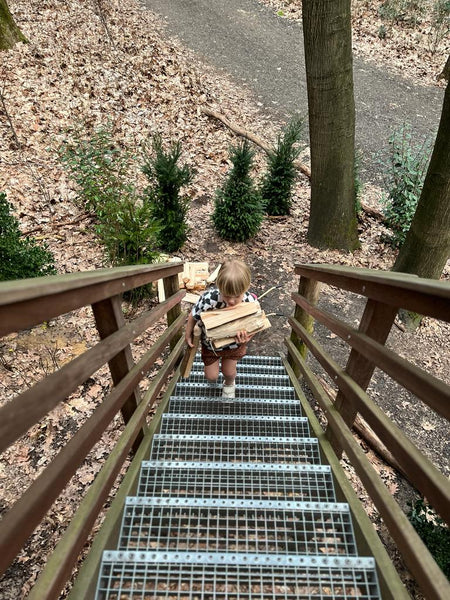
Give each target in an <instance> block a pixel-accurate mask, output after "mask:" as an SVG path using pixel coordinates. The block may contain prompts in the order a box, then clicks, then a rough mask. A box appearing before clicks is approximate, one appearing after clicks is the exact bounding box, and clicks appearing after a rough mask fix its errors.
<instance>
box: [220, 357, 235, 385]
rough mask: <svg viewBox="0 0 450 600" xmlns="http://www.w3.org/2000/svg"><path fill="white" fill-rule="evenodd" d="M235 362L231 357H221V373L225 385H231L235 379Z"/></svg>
mask: <svg viewBox="0 0 450 600" xmlns="http://www.w3.org/2000/svg"><path fill="white" fill-rule="evenodd" d="M237 362H238V361H237V360H233V359H231V358H225V359H222V373H223V377H224V384H225V385H233V383H234V380H235V379H236V365H237Z"/></svg>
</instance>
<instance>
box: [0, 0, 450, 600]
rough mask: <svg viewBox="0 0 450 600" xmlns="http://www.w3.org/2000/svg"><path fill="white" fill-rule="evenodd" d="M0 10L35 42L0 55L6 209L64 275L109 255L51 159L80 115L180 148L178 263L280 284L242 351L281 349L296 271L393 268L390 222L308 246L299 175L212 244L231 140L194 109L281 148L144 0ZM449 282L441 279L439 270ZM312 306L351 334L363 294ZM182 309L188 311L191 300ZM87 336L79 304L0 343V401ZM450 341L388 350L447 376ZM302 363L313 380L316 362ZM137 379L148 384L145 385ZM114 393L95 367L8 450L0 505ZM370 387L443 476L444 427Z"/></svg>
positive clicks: (407, 340) (397, 336)
mask: <svg viewBox="0 0 450 600" xmlns="http://www.w3.org/2000/svg"><path fill="white" fill-rule="evenodd" d="M291 4H293V3H291ZM9 5H10V8H11V10H12V12H13V14H14V17H15V19H16V21H17V23H18V24H19V26H20V27H21V29H22V30H23V31H24V33H25V34H26V36H27V37H28V38H29V40H30V41H31V43H30V44H28V45H24V44H18V45H17V46H16V47H15V48H14V49H13V50H11V51H8V52H2V53H0V61H1V62H0V69H1V73H2V81H3V84H2V86H3V87H2V95H3V98H4V106H3V109H2V111H1V117H2V120H1V123H0V129H1V133H2V138H3V140H4V144H3V145H2V147H1V148H0V160H1V165H2V168H1V172H0V190H2V191H6V193H7V195H8V199H9V200H10V201H11V202H12V203H13V205H14V206H15V207H16V211H17V215H18V216H19V217H20V221H21V226H22V229H23V231H24V232H25V233H27V232H32V233H33V235H34V236H37V237H38V238H39V239H41V240H45V241H46V242H47V243H48V245H49V247H50V249H51V250H52V251H53V252H54V254H55V258H56V262H57V267H58V271H59V272H60V273H64V272H72V271H77V270H87V269H94V268H99V267H102V266H104V257H103V254H102V251H101V248H100V247H99V244H98V243H97V240H96V238H95V235H94V233H93V220H92V218H91V217H90V216H88V215H85V214H84V212H83V209H82V206H81V205H80V203H79V202H77V201H76V196H77V194H76V190H75V188H74V186H73V184H72V183H71V182H70V181H69V180H68V178H67V175H66V174H65V172H64V170H63V168H62V166H61V164H60V163H59V162H58V159H57V156H56V152H55V149H56V147H57V146H58V145H59V143H60V142H61V141H62V140H63V139H64V138H65V136H66V131H65V130H66V128H68V127H71V126H73V125H74V123H76V122H82V123H84V124H85V126H86V129H87V131H92V130H93V129H94V128H95V127H98V126H99V125H100V124H105V123H106V122H107V121H108V120H110V121H111V122H112V125H113V133H114V139H115V140H116V143H117V144H118V146H119V147H127V148H131V149H133V150H136V152H137V149H138V147H139V143H140V142H142V141H143V140H145V139H146V138H147V137H149V136H151V135H152V134H154V133H155V132H160V133H161V134H162V136H163V138H164V139H166V140H172V139H180V140H181V141H182V144H183V161H185V162H188V163H189V164H192V165H194V166H195V167H196V168H197V176H196V180H195V182H194V184H193V185H192V187H191V188H190V189H189V191H188V193H189V195H190V199H191V209H190V212H189V225H190V235H189V239H188V242H187V243H186V245H185V246H184V247H183V249H182V251H180V253H179V256H180V257H181V258H182V259H184V260H200V261H205V260H207V261H209V263H210V266H211V270H212V269H213V268H214V267H215V266H216V265H217V264H218V263H219V262H221V261H222V260H223V259H224V258H227V257H239V258H242V259H244V260H246V261H247V262H248V264H249V265H250V267H251V269H252V273H253V284H252V289H253V290H254V291H255V292H256V293H257V294H259V295H261V294H262V293H263V292H264V291H266V290H267V289H268V288H270V287H272V286H273V285H276V286H279V287H277V288H276V289H274V290H273V291H272V292H270V293H269V294H268V295H267V296H265V297H264V298H263V299H262V304H263V307H264V309H265V310H266V312H267V313H275V314H274V315H273V316H272V317H271V321H272V328H271V329H269V330H267V331H265V332H263V333H262V334H260V335H259V336H257V337H256V338H255V340H254V341H253V342H252V343H251V346H250V352H251V353H253V354H257V353H258V354H265V355H273V354H277V353H279V352H284V343H283V340H284V337H285V336H286V335H288V333H289V327H288V324H287V321H286V317H287V316H289V315H290V314H292V312H293V304H292V301H291V298H290V295H291V293H292V292H293V291H294V290H295V289H296V288H297V285H298V281H297V279H296V277H295V275H294V265H295V264H297V263H305V262H308V263H309V262H329V263H335V264H343V265H351V266H360V267H371V268H377V269H390V268H391V267H392V264H393V262H394V260H395V251H394V250H392V249H391V248H390V247H389V246H387V245H386V244H385V243H384V242H383V241H382V234H383V233H384V228H383V226H382V225H381V224H380V223H379V221H377V220H376V219H374V218H372V217H369V216H367V215H365V216H364V217H363V218H362V220H361V222H360V239H361V249H359V250H357V251H356V252H355V253H353V254H345V253H341V252H338V251H319V250H317V249H315V248H312V247H310V246H309V245H308V244H307V242H306V231H307V224H308V202H309V183H308V181H307V180H306V179H305V178H304V177H302V176H299V178H298V181H297V183H296V188H295V195H294V200H293V206H292V213H291V215H290V216H289V217H285V218H281V219H267V220H266V221H265V222H264V224H263V226H262V228H261V230H260V232H259V233H258V235H257V236H256V237H255V238H254V239H253V240H251V241H250V242H248V243H246V244H233V243H229V242H225V241H223V240H221V239H219V238H218V237H217V235H216V233H215V232H214V230H213V229H212V225H211V220H210V215H211V213H212V210H213V206H214V203H213V201H214V192H215V189H216V188H217V186H218V185H220V184H221V183H222V181H223V178H224V176H225V175H226V173H227V171H228V169H229V162H228V146H229V144H230V143H234V142H235V141H236V138H234V137H233V135H232V134H231V133H230V132H229V131H227V130H226V129H225V128H224V127H223V126H221V125H220V124H218V123H216V122H213V121H212V120H210V119H208V118H206V117H205V116H204V115H202V114H201V112H200V108H201V106H202V105H203V104H211V105H213V106H214V107H215V108H216V109H217V110H219V111H221V112H223V113H225V114H226V115H227V116H228V117H229V118H230V119H231V120H234V121H236V122H239V123H240V124H241V125H242V126H244V127H247V128H248V129H250V130H252V131H254V132H255V133H256V134H258V135H259V136H260V137H262V138H263V139H265V140H266V141H269V142H272V141H273V140H275V138H276V135H277V133H278V129H277V127H276V126H275V125H274V123H273V122H272V120H271V118H270V115H269V114H268V113H267V111H264V113H261V112H260V111H259V107H258V105H257V102H255V99H254V98H253V97H252V96H251V94H250V93H249V92H248V91H246V90H243V89H241V88H240V87H237V86H236V85H235V84H234V83H233V82H232V81H231V80H230V79H229V78H228V77H227V76H226V75H225V74H223V73H218V72H217V71H215V70H213V69H212V68H210V67H206V66H205V65H204V64H203V63H201V62H200V61H199V59H198V57H196V56H194V55H193V54H192V53H190V52H189V51H188V50H186V49H185V48H183V47H182V45H181V44H180V43H179V42H177V41H176V40H173V39H169V38H168V37H167V36H166V34H165V33H164V29H163V28H162V25H161V22H160V20H159V19H158V18H156V17H155V16H154V15H153V14H152V13H150V12H149V11H146V10H145V9H143V7H142V6H141V5H140V4H139V3H138V2H136V1H135V0H120V2H119V1H118V0H112V1H111V2H108V3H107V4H106V3H103V2H98V3H97V2H95V3H88V4H86V5H85V4H81V3H79V2H75V0H66V1H65V2H60V1H58V0H39V1H38V0H27V1H25V0H11V1H10V2H9ZM105 23H106V25H107V27H105ZM424 69H425V70H426V67H424ZM6 113H7V114H6ZM17 140H18V141H19V145H18V144H17ZM264 164H265V160H264V155H263V153H262V152H259V151H258V153H257V156H256V159H255V174H256V175H257V176H258V175H260V173H261V170H262V169H263V168H264ZM132 177H133V178H134V180H135V181H136V184H137V185H138V186H141V187H142V186H144V185H145V183H146V182H145V181H144V180H143V177H142V174H141V173H140V171H139V166H136V168H135V170H134V172H133V175H132ZM379 198H380V190H379V189H378V188H377V187H375V186H373V185H371V186H369V185H367V186H366V187H365V189H364V195H363V200H364V202H366V203H367V204H369V205H371V206H375V207H376V206H379ZM443 278H445V279H446V280H448V279H449V278H450V268H449V265H447V268H446V269H445V271H444V274H443ZM320 306H321V307H323V308H326V309H327V310H329V311H330V312H332V313H333V314H336V315H337V316H340V317H342V318H344V319H345V320H347V321H348V322H349V323H350V324H352V325H356V324H357V320H358V318H359V316H360V315H361V313H362V310H363V304H362V301H361V299H359V298H357V297H355V296H353V295H348V294H344V293H341V292H339V291H337V290H334V289H325V290H324V291H323V293H322V295H321V299H320ZM144 308H145V307H144V306H142V307H140V308H139V309H137V310H136V309H132V308H130V307H128V306H126V307H125V310H126V315H127V317H132V316H133V315H135V314H136V312H138V311H139V310H143V309H144ZM184 308H185V309H186V310H188V308H189V307H188V305H187V304H186V305H185V306H184ZM163 328H164V323H160V324H158V327H157V328H155V330H154V331H152V332H151V333H150V334H148V335H147V336H144V337H143V338H142V339H140V340H139V341H138V343H137V344H136V345H135V346H134V347H133V353H134V356H135V358H138V357H139V356H140V355H142V353H143V352H144V350H145V349H146V348H147V347H148V344H149V343H151V341H152V339H154V338H155V337H156V336H157V335H158V334H159V333H160V332H161V331H162V329H163ZM317 335H318V337H319V339H320V341H321V342H323V344H324V345H325V347H326V348H327V349H330V350H331V349H333V351H335V352H336V353H337V356H338V362H339V363H340V364H341V365H342V366H344V365H345V360H346V357H347V354H348V352H347V350H346V349H345V347H344V346H343V345H341V344H340V342H339V340H338V339H336V338H334V337H333V336H332V335H330V334H329V333H327V332H326V331H324V330H323V329H322V328H320V327H317ZM97 339H98V336H97V333H96V330H95V325H94V323H93V319H92V315H91V312H90V310H89V309H82V310H80V311H76V313H73V314H70V315H66V316H63V317H61V318H59V319H56V320H54V321H52V322H50V323H49V324H48V325H46V326H45V327H36V328H33V329H32V330H31V331H27V332H23V333H20V334H13V335H11V336H8V337H7V338H5V339H4V340H2V341H1V344H0V358H1V361H0V378H1V379H0V387H1V390H2V403H5V402H7V401H9V400H10V399H11V398H13V397H14V396H15V395H16V394H18V393H20V392H21V391H23V390H24V389H27V388H28V387H30V386H31V385H33V384H34V383H35V382H36V381H38V380H39V379H40V377H41V376H42V375H43V374H46V373H50V372H52V371H53V370H54V369H55V368H58V367H60V366H61V365H62V364H64V363H65V362H67V361H69V360H71V359H72V358H74V357H75V356H77V355H78V354H80V353H81V352H83V351H84V350H85V349H86V348H89V347H91V346H92V345H94V344H95V343H96V341H97ZM449 342H450V327H449V326H448V325H447V324H438V323H436V322H435V321H433V320H431V319H424V321H423V323H422V325H421V327H420V328H419V329H418V331H417V332H415V333H414V334H412V333H405V332H402V331H401V330H400V329H398V328H397V327H394V328H393V330H392V332H391V335H390V337H389V341H388V343H389V346H390V347H392V348H393V349H395V350H396V351H397V352H398V353H400V354H402V355H403V356H405V357H408V358H409V359H410V360H411V361H412V362H414V363H415V364H417V365H419V366H422V367H424V368H426V369H427V370H428V371H429V372H432V373H433V374H435V375H436V376H438V377H440V378H442V379H444V380H445V381H447V382H448V383H450V375H449V374H450V369H449V366H450V358H449V353H448V347H449ZM312 364H313V367H314V369H315V370H316V372H317V373H319V374H321V376H323V373H322V372H321V369H320V368H319V367H318V366H317V365H315V364H314V363H313V362H312ZM158 366H159V365H156V366H155V370H154V371H153V372H152V373H150V374H149V378H151V377H152V376H153V375H154V373H155V372H156V370H157V368H158ZM145 384H148V380H147V381H146V382H144V385H143V387H144V386H145ZM330 385H331V383H330ZM109 386H110V383H109V377H108V372H107V370H106V369H103V370H102V371H101V372H98V373H96V374H95V375H94V376H93V377H92V378H91V379H90V380H89V381H88V382H87V383H86V384H85V385H84V386H83V387H82V389H80V390H77V392H75V393H74V394H73V395H72V396H71V397H70V398H69V399H67V401H65V402H64V403H61V405H59V406H58V407H57V408H55V410H54V411H52V413H51V414H50V415H49V416H48V417H47V418H46V419H44V420H43V422H41V423H39V424H37V425H36V426H35V427H33V428H32V429H31V430H30V431H29V432H28V433H27V434H26V435H25V436H24V437H23V438H22V439H20V440H19V441H18V442H17V443H16V444H14V445H13V446H12V447H11V448H9V449H8V451H7V452H5V453H4V455H3V456H2V460H1V462H0V488H1V489H2V498H1V510H2V511H6V510H7V509H8V508H9V507H10V506H12V504H13V503H14V502H15V500H16V499H17V498H18V497H19V495H20V494H21V493H23V491H24V490H25V489H26V488H27V487H28V486H29V485H30V483H31V482H32V481H34V480H35V479H36V477H37V476H38V475H39V473H41V472H42V470H43V469H44V468H45V466H46V465H47V464H48V463H49V461H50V460H51V459H52V457H53V456H55V454H56V453H57V452H58V450H59V449H60V448H61V447H62V446H63V445H64V444H65V442H66V441H67V439H68V437H69V435H70V433H71V432H73V431H74V430H75V429H77V428H79V427H80V425H81V424H82V423H83V422H85V420H86V418H87V417H88V416H89V415H90V414H91V413H92V411H93V410H94V409H95V407H96V406H97V405H98V403H99V402H100V401H101V398H102V397H103V396H104V394H105V393H106V392H107V391H108V389H109ZM371 394H372V396H373V397H374V398H375V399H376V401H377V402H379V404H380V405H381V406H382V407H383V408H384V409H385V410H386V411H387V412H388V414H389V415H390V416H391V417H392V418H393V420H394V421H395V422H396V423H398V425H399V426H400V427H401V428H402V429H404V430H405V431H406V432H407V433H408V434H410V435H411V437H412V438H413V440H414V441H415V442H416V443H417V444H418V445H419V446H420V448H421V449H422V450H423V451H424V452H425V454H427V456H429V457H430V458H431V459H432V460H433V462H435V463H436V464H437V465H438V466H439V468H440V469H441V470H442V472H443V473H445V474H446V475H449V474H450V469H449V464H448V456H449V455H450V447H449V439H450V438H449V428H448V424H444V423H443V422H442V420H441V419H439V418H438V417H436V415H434V414H433V413H432V412H431V411H428V410H426V409H425V408H424V407H423V406H422V405H421V403H420V402H419V401H417V400H416V399H415V398H414V397H412V396H411V395H409V394H406V393H405V392H402V391H399V390H398V389H397V388H396V386H395V385H394V384H393V382H391V381H390V380H389V379H388V378H386V377H385V376H384V375H383V374H382V373H379V372H378V371H377V372H376V373H375V376H374V380H373V383H372V384H371ZM120 431H121V422H120V418H117V419H115V420H114V422H113V423H112V424H111V426H110V428H109V429H108V431H107V432H106V434H105V435H104V436H103V438H102V440H101V441H100V442H99V443H98V444H97V445H96V446H95V447H94V448H93V450H92V452H91V453H90V455H89V457H88V459H87V460H86V461H85V463H84V464H83V466H82V468H81V469H80V470H79V471H78V473H77V475H76V476H75V477H74V478H73V479H72V480H71V481H70V482H69V484H68V486H67V487H66V489H65V490H64V492H63V494H62V495H61V496H60V498H59V499H58V500H57V501H56V502H55V504H54V505H53V507H52V509H51V510H50V511H49V513H48V516H47V517H46V519H45V521H44V523H43V524H42V525H41V526H40V527H39V528H38V529H37V530H36V531H35V533H34V534H33V535H32V536H31V538H30V540H29V543H28V544H27V546H26V548H25V549H24V550H23V551H22V552H21V554H20V556H19V557H18V558H17V559H16V561H15V562H14V564H13V565H12V567H11V568H10V570H9V571H8V572H7V574H6V576H5V577H4V578H3V579H2V581H1V583H0V598H1V599H4V600H13V599H14V600H16V599H18V598H24V597H25V596H26V595H27V593H28V592H29V590H30V588H31V587H32V585H33V583H34V581H35V579H36V577H37V575H38V573H39V571H40V570H41V569H42V565H43V564H44V562H45V558H46V556H47V555H48V553H49V552H51V551H52V550H53V548H54V546H55V544H56V542H57V540H58V539H59V537H60V536H61V534H62V533H63V531H64V530H65V528H66V526H67V524H68V523H69V522H70V519H71V516H72V515H73V512H74V510H75V508H76V505H77V503H78V502H79V500H80V498H81V497H82V496H83V494H84V493H85V491H86V489H87V487H88V486H89V484H90V483H91V482H92V480H93V479H94V477H95V474H96V473H97V471H98V469H99V467H100V466H101V461H102V459H103V458H104V457H105V456H106V455H108V453H109V452H110V450H111V447H112V446H113V444H114V442H115V440H117V438H118V435H119V434H120ZM366 450H367V452H368V454H369V455H371V460H372V462H373V464H374V466H375V468H376V469H377V470H378V471H379V472H380V474H381V475H382V477H383V479H384V481H385V482H386V484H387V485H388V487H389V489H390V490H391V491H392V493H393V494H395V495H396V497H398V498H399V500H400V502H401V503H402V504H405V503H406V501H407V500H408V499H409V498H410V497H411V495H412V492H411V490H409V489H408V488H407V487H406V486H404V485H403V483H402V482H401V481H400V479H399V478H398V477H397V475H396V473H395V472H394V471H393V470H392V469H391V468H390V467H388V466H386V465H384V464H383V463H382V462H381V461H380V460H379V459H377V458H376V457H375V456H373V455H372V454H371V453H370V450H368V449H367V448H366ZM348 472H349V476H350V477H351V478H352V480H353V481H354V483H355V485H356V486H358V494H359V496H360V497H361V498H362V499H363V501H364V502H365V504H366V508H367V511H368V513H369V514H370V515H371V516H372V518H373V520H374V522H375V523H376V524H377V526H378V527H379V528H381V529H382V524H381V523H380V519H379V517H378V516H377V514H376V511H374V509H373V507H372V506H371V504H370V502H369V500H368V499H367V494H366V493H365V492H364V491H363V490H362V489H361V488H360V486H359V484H358V482H357V480H356V479H355V478H354V476H353V475H352V472H351V470H348ZM100 521H101V519H99V523H100ZM99 523H97V525H96V529H97V528H98V526H99ZM386 543H388V542H387V541H386ZM402 573H403V576H404V579H405V581H406V582H407V584H408V585H409V586H411V588H410V589H411V592H412V594H413V595H414V596H415V597H417V598H419V597H420V595H419V593H418V592H417V589H416V588H415V587H414V585H413V582H412V580H411V577H410V576H409V575H408V573H407V572H406V571H405V570H403V571H402ZM63 597H64V595H63Z"/></svg>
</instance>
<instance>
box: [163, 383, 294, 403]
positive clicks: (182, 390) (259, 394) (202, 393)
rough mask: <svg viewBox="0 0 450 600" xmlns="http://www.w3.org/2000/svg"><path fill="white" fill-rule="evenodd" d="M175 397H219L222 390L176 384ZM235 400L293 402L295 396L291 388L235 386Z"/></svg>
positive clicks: (219, 388)
mask: <svg viewBox="0 0 450 600" xmlns="http://www.w3.org/2000/svg"><path fill="white" fill-rule="evenodd" d="M175 394H176V395H177V396H183V397H184V396H192V397H195V398H204V397H207V396H212V397H214V396H221V395H222V388H221V386H217V387H208V386H206V385H205V384H204V383H178V384H177V386H176V389H175ZM236 398H273V399H274V400H294V399H295V398H296V394H295V391H294V388H293V387H290V386H274V385H237V386H236Z"/></svg>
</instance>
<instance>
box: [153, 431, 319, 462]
mask: <svg viewBox="0 0 450 600" xmlns="http://www.w3.org/2000/svg"><path fill="white" fill-rule="evenodd" d="M150 459H151V460H182V461H191V462H201V461H212V462H256V463H298V464H302V463H303V464H305V463H307V464H315V465H317V464H320V462H321V461H320V454H319V443H318V440H317V439H316V438H300V437H297V438H290V437H263V436H260V437H255V436H219V435H188V434H180V435H170V434H167V435H166V434H159V435H155V436H154V438H153V445H152V451H151V456H150Z"/></svg>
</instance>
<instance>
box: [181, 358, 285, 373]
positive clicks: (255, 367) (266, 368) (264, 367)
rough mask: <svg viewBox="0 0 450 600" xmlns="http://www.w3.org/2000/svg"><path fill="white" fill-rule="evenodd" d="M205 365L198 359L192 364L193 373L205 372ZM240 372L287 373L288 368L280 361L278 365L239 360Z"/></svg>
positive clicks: (238, 369) (238, 367) (238, 370)
mask: <svg viewBox="0 0 450 600" xmlns="http://www.w3.org/2000/svg"><path fill="white" fill-rule="evenodd" d="M203 370H204V365H203V362H202V361H201V360H196V361H194V362H193V364H192V371H191V372H192V373H203ZM237 372H238V373H259V374H260V375H272V374H273V375H286V369H285V368H284V367H283V365H282V364H281V363H280V364H278V365H269V364H253V363H249V362H247V363H246V362H243V361H239V362H238V364H237Z"/></svg>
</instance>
